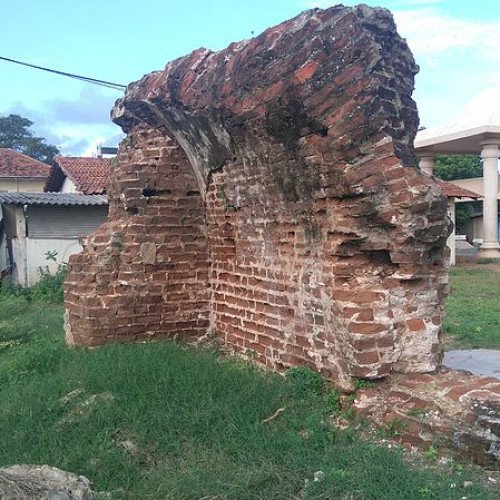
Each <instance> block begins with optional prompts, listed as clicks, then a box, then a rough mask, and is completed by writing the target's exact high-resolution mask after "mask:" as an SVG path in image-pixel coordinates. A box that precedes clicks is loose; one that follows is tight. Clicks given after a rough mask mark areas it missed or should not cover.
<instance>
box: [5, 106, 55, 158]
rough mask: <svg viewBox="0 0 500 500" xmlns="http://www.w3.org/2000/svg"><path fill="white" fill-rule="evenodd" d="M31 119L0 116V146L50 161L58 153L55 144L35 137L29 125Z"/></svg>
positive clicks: (11, 115)
mask: <svg viewBox="0 0 500 500" xmlns="http://www.w3.org/2000/svg"><path fill="white" fill-rule="evenodd" d="M32 125H33V122H32V121H31V120H28V119H27V118H23V117H22V116H19V115H13V114H10V115H9V116H0V148H9V149H13V150H14V151H19V152H20V153H23V154H25V155H26V156H30V157H31V158H34V159H35V160H39V161H41V162H43V163H52V160H53V159H54V156H55V155H57V154H59V149H58V148H56V146H52V145H51V144H47V143H46V141H45V139H44V138H43V137H36V136H35V135H33V132H32V131H31V130H29V129H30V127H31V126H32Z"/></svg>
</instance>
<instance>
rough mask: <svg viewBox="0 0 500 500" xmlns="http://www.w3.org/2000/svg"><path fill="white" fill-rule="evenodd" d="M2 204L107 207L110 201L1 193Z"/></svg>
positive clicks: (71, 195) (82, 196) (85, 196)
mask: <svg viewBox="0 0 500 500" xmlns="http://www.w3.org/2000/svg"><path fill="white" fill-rule="evenodd" d="M0 203H6V204H9V205H107V204H108V199H107V197H106V196H105V195H100V194H99V195H89V194H81V193H9V192H0Z"/></svg>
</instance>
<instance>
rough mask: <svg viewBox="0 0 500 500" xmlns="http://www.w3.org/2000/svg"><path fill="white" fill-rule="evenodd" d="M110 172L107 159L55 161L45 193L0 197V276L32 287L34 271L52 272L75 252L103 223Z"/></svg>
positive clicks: (63, 158) (109, 162)
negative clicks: (44, 270) (48, 257)
mask: <svg viewBox="0 0 500 500" xmlns="http://www.w3.org/2000/svg"><path fill="white" fill-rule="evenodd" d="M110 170H111V160H110V159H106V158H86V157H64V156H57V157H56V158H55V160H54V164H53V165H52V168H51V169H50V173H49V172H47V175H46V176H45V178H44V181H43V188H44V191H45V192H41V193H27V192H17V193H0V277H1V276H3V277H4V278H6V279H9V280H10V281H12V282H14V283H19V284H21V285H32V284H34V283H36V281H37V280H38V279H39V269H40V268H43V269H46V268H48V269H49V270H51V271H55V270H56V269H57V266H58V265H61V264H64V263H66V262H67V261H68V259H69V256H70V255H72V254H74V253H79V252H80V251H81V249H82V246H81V238H82V237H85V236H87V235H89V234H90V233H92V232H93V231H94V230H95V229H97V227H99V226H100V225H101V224H102V223H103V222H104V221H105V220H106V217H107V214H108V203H107V198H106V194H105V193H106V182H107V179H108V177H109V174H110ZM47 255H52V256H54V255H55V256H56V259H55V260H47V259H46V256H47Z"/></svg>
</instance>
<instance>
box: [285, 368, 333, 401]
mask: <svg viewBox="0 0 500 500" xmlns="http://www.w3.org/2000/svg"><path fill="white" fill-rule="evenodd" d="M286 379H287V381H288V382H289V387H290V389H291V393H292V394H294V395H296V396H299V397H303V396H307V395H308V394H315V395H318V394H321V393H322V392H323V390H324V384H325V381H324V379H323V377H322V376H321V374H319V373H318V372H315V371H313V370H311V369H310V368H309V367H307V366H297V367H295V368H290V369H289V370H287V372H286Z"/></svg>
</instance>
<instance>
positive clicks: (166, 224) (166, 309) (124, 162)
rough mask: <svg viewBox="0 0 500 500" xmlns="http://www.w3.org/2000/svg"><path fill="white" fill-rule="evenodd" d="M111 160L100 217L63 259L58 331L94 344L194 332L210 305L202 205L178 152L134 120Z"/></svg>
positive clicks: (200, 330) (202, 329)
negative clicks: (81, 246) (77, 249)
mask: <svg viewBox="0 0 500 500" xmlns="http://www.w3.org/2000/svg"><path fill="white" fill-rule="evenodd" d="M118 162H119V165H120V167H119V168H115V169H114V170H113V174H112V178H111V180H110V184H109V189H108V195H109V199H110V215H109V219H108V221H107V222H106V223H105V224H103V225H102V226H101V227H100V228H99V229H98V230H97V232H95V233H94V234H93V235H91V236H90V237H89V238H88V239H87V241H86V242H85V251H84V252H83V253H81V254H78V255H75V256H73V257H72V258H71V261H70V262H71V272H70V273H69V274H68V278H67V280H66V283H65V303H66V325H67V328H66V338H67V340H68V342H69V343H76V344H83V345H98V344H102V343H103V342H108V341H113V340H122V341H125V340H127V341H129V340H137V339H142V338H148V337H153V336H157V335H178V336H180V337H182V338H185V337H187V338H191V339H192V338H197V337H199V336H201V335H204V334H205V333H206V331H207V329H208V325H209V312H210V291H209V289H208V285H207V284H208V274H209V259H208V248H207V238H206V231H205V219H206V218H205V208H204V205H203V200H202V197H201V194H200V192H199V188H198V184H197V181H196V179H195V178H194V175H193V172H192V169H191V167H190V165H189V162H188V160H187V158H186V155H185V154H184V152H183V151H182V150H181V149H180V148H179V146H178V145H176V144H175V143H174V142H173V141H171V140H170V139H168V138H166V137H164V136H163V134H162V133H160V132H158V131H155V130H152V129H150V128H144V127H141V126H138V127H136V128H134V130H133V135H132V136H131V137H130V139H128V140H127V141H125V143H124V144H123V145H122V147H121V148H120V153H119V156H118Z"/></svg>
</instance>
